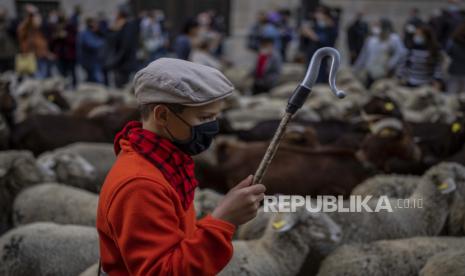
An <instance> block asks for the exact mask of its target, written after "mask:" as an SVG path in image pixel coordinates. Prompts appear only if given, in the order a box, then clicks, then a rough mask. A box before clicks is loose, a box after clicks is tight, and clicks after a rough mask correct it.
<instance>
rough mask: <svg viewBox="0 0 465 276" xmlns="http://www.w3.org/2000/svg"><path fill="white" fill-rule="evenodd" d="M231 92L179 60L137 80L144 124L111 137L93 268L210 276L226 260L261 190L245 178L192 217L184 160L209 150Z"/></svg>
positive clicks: (216, 74) (163, 62)
mask: <svg viewBox="0 0 465 276" xmlns="http://www.w3.org/2000/svg"><path fill="white" fill-rule="evenodd" d="M233 90H234V87H233V86H232V84H231V82H230V81H229V80H228V79H226V77H225V76H224V75H223V74H222V73H221V72H220V71H218V70H216V69H214V68H211V67H208V66H204V65H200V64H195V63H192V62H189V61H184V60H180V59H172V58H160V59H157V60H156V61H154V62H152V63H150V64H149V65H148V66H147V67H145V68H144V69H142V70H140V71H139V72H138V73H137V74H136V75H135V77H134V93H135V97H136V100H137V102H138V104H139V105H140V110H141V116H142V119H141V122H139V121H132V122H129V123H128V124H127V125H126V126H125V127H124V128H123V129H122V130H121V131H120V132H119V133H118V134H117V135H116V137H115V145H114V149H115V153H116V154H117V158H116V161H115V163H114V165H113V167H112V168H111V170H110V172H109V173H108V175H107V177H106V179H105V182H104V184H103V186H102V189H101V192H100V196H99V203H98V210H97V230H98V234H99V243H100V256H101V257H100V258H101V259H100V264H101V265H100V271H103V272H104V273H107V274H108V275H183V276H195V275H216V274H217V273H218V272H220V271H221V270H222V269H223V268H224V267H225V266H226V264H227V263H228V262H229V261H230V259H231V257H232V253H233V248H232V236H233V234H234V231H235V230H236V227H237V226H238V225H241V224H243V223H245V222H247V221H249V220H251V219H252V218H254V217H255V216H256V213H257V210H258V208H259V206H260V201H261V200H262V199H263V198H264V192H265V187H264V186H263V185H262V184H255V185H252V176H249V177H247V178H246V179H244V180H243V181H242V182H240V183H239V184H238V185H237V186H236V187H234V188H232V189H231V190H230V191H229V192H228V193H227V194H226V195H225V196H224V198H223V199H222V200H221V201H220V203H219V205H218V206H217V207H216V208H215V209H214V211H213V212H212V213H211V214H208V215H206V216H205V217H204V218H202V219H199V220H197V219H196V215H195V209H194V206H193V202H192V201H193V199H194V192H195V189H196V187H197V185H198V182H197V180H196V178H195V175H194V161H193V159H192V157H191V156H193V155H197V154H199V153H201V152H203V151H205V150H206V149H208V147H209V146H210V144H211V142H212V139H213V137H214V136H215V135H216V134H217V133H218V131H219V126H218V119H217V118H218V116H219V114H220V111H221V109H222V107H223V100H224V99H225V98H226V97H228V96H230V95H231V94H232V92H233Z"/></svg>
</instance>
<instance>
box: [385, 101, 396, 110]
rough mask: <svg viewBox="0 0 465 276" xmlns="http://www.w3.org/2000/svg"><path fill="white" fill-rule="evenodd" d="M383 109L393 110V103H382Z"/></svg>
mask: <svg viewBox="0 0 465 276" xmlns="http://www.w3.org/2000/svg"><path fill="white" fill-rule="evenodd" d="M384 109H386V110H387V111H393V110H394V104H393V103H391V102H387V103H385V104H384Z"/></svg>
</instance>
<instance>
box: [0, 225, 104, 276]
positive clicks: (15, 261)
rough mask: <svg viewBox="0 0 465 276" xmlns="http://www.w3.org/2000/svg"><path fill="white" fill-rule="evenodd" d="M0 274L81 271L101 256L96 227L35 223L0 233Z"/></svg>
mask: <svg viewBox="0 0 465 276" xmlns="http://www.w3.org/2000/svg"><path fill="white" fill-rule="evenodd" d="M0 258H1V260H2V265H0V275H5V276H15V275H18V276H22V275H37V276H41V275H44V276H45V275H56V276H59V275H63V276H66V275H78V274H79V273H80V272H82V271H84V270H85V269H86V268H88V267H89V266H90V265H92V264H94V263H95V262H96V261H97V260H98V258H99V249H98V234H97V230H96V229H95V228H94V227H88V226H78V225H58V224H55V223H43V222H40V223H32V224H27V225H24V226H20V227H17V228H14V229H12V230H10V231H9V232H7V233H5V234H4V235H3V236H2V237H0Z"/></svg>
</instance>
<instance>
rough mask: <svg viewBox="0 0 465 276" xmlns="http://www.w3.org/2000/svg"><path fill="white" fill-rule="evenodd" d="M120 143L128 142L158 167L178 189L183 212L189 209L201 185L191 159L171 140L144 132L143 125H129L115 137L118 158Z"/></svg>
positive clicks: (147, 131) (132, 123)
mask: <svg viewBox="0 0 465 276" xmlns="http://www.w3.org/2000/svg"><path fill="white" fill-rule="evenodd" d="M120 139H125V140H128V141H129V142H130V143H131V147H132V148H133V149H134V151H136V152H137V153H138V154H140V155H141V156H143V157H144V158H145V159H147V160H148V161H149V162H151V163H152V164H153V165H154V166H155V167H157V168H158V169H159V170H160V171H161V173H162V174H163V176H164V177H165V179H166V180H167V181H168V182H169V183H170V184H171V185H172V186H173V187H174V189H176V192H177V193H178V195H179V198H180V199H181V202H182V204H183V207H184V209H185V210H186V209H187V208H189V206H190V204H191V202H192V200H193V199H194V190H195V188H196V187H197V184H198V182H197V179H196V178H195V173H194V161H193V160H192V157H190V156H189V155H187V154H185V153H184V152H182V151H181V150H179V149H178V148H177V147H176V146H175V145H173V143H171V141H170V140H168V139H166V138H163V137H161V136H159V135H157V134H155V133H153V132H151V131H149V130H146V129H142V123H141V122H137V121H131V122H128V123H127V124H126V126H124V128H123V130H121V131H120V132H118V134H116V137H115V141H114V150H115V154H118V153H119V152H120V150H121V148H120V145H119V140H120Z"/></svg>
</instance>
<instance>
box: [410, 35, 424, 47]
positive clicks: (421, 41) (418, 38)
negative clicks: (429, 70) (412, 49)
mask: <svg viewBox="0 0 465 276" xmlns="http://www.w3.org/2000/svg"><path fill="white" fill-rule="evenodd" d="M413 42H414V43H415V44H417V45H423V44H425V38H424V37H423V36H422V35H415V36H414V37H413Z"/></svg>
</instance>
